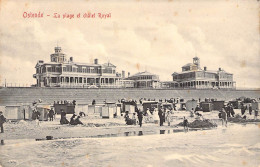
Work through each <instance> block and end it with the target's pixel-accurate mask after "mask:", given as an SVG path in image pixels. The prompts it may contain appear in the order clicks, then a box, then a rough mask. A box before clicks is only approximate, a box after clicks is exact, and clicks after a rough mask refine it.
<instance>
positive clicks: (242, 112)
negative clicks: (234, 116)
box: [241, 104, 246, 115]
mask: <svg viewBox="0 0 260 167" xmlns="http://www.w3.org/2000/svg"><path fill="white" fill-rule="evenodd" d="M245 112H246V108H245V106H244V104H242V105H241V115H244V114H245Z"/></svg>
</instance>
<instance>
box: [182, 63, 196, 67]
mask: <svg viewBox="0 0 260 167" xmlns="http://www.w3.org/2000/svg"><path fill="white" fill-rule="evenodd" d="M192 65H195V66H196V64H193V63H188V64H185V65H184V66H182V67H190V66H192Z"/></svg>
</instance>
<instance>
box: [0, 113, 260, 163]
mask: <svg viewBox="0 0 260 167" xmlns="http://www.w3.org/2000/svg"><path fill="white" fill-rule="evenodd" d="M236 112H238V111H236ZM217 113H218V111H213V112H210V113H204V115H203V117H204V119H210V120H211V121H212V122H214V123H216V124H217V125H218V127H216V128H211V129H202V128H198V129H189V131H184V129H183V127H181V126H177V124H178V123H179V122H181V121H182V118H183V116H188V115H189V113H188V112H185V111H178V112H175V113H174V114H175V119H174V120H173V123H172V124H171V126H167V124H166V123H165V124H164V126H162V127H160V126H159V125H158V124H154V123H144V124H143V127H139V126H138V125H125V122H124V119H123V118H114V119H100V118H90V117H85V118H83V119H81V120H82V122H83V123H84V125H76V126H71V125H60V124H59V118H56V119H55V120H54V121H41V122H39V124H38V122H36V121H19V122H8V123H6V124H5V125H4V127H5V133H3V134H0V138H1V143H2V144H1V145H0V148H1V149H0V154H1V157H0V162H1V165H2V166H3V167H8V166H21V167H23V166H24V167H28V166H48V167H49V166H172V165H173V164H174V166H198V165H200V166H209V165H211V166H220V165H221V166H258V165H259V164H260V160H259V158H258V157H259V155H260V149H259V146H260V142H259V140H258V139H259V138H260V131H259V130H260V124H259V123H257V122H252V123H228V126H227V127H225V126H222V125H221V120H219V119H218V117H217ZM67 118H69V115H68V116H67ZM188 119H189V122H191V121H192V120H193V119H194V118H188ZM249 119H250V117H249ZM46 136H53V138H54V139H53V140H45V139H46ZM122 164H123V165H122Z"/></svg>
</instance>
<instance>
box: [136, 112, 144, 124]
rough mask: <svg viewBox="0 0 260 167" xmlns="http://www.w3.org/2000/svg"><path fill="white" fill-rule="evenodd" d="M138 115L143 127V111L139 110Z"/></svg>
mask: <svg viewBox="0 0 260 167" xmlns="http://www.w3.org/2000/svg"><path fill="white" fill-rule="evenodd" d="M137 116H138V121H139V125H140V127H142V121H143V112H142V111H140V110H139V112H138V113H137Z"/></svg>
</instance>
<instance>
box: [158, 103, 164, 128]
mask: <svg viewBox="0 0 260 167" xmlns="http://www.w3.org/2000/svg"><path fill="white" fill-rule="evenodd" d="M158 115H159V118H160V126H163V111H162V106H160V107H159V112H158Z"/></svg>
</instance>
